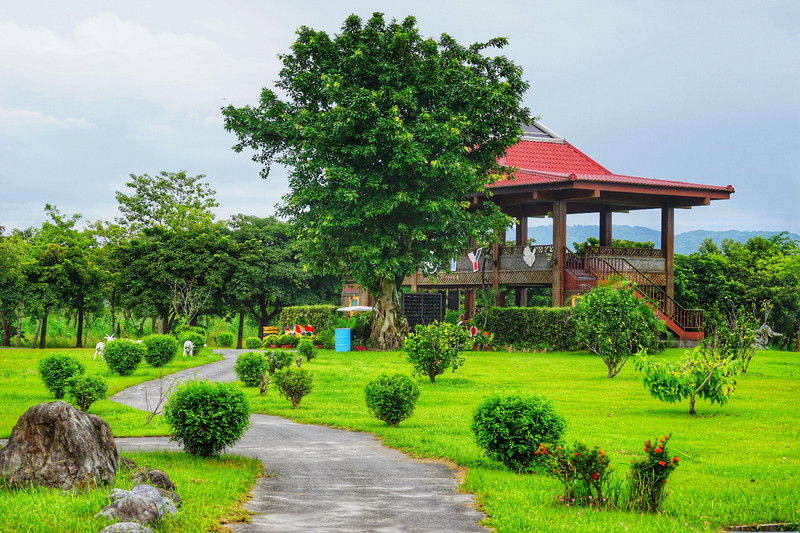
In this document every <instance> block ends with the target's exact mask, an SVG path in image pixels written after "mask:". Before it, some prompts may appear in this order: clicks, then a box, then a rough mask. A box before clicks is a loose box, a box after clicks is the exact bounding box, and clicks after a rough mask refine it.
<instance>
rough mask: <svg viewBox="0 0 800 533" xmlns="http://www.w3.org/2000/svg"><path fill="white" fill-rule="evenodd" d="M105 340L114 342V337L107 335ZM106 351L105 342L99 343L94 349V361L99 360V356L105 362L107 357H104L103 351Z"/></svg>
mask: <svg viewBox="0 0 800 533" xmlns="http://www.w3.org/2000/svg"><path fill="white" fill-rule="evenodd" d="M105 338H106V342H111V341H113V340H114V335H106V336H105ZM105 349H106V344H105V342H103V341H100V342H98V343H97V345H96V346H95V347H94V357H92V361H94V360H95V359H97V356H98V355H99V356H100V359H101V360H103V361H104V360H105V357H103V350H105Z"/></svg>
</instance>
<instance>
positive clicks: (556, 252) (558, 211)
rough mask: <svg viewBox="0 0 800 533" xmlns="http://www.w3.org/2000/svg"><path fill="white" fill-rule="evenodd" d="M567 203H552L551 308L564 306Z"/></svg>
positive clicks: (563, 201)
mask: <svg viewBox="0 0 800 533" xmlns="http://www.w3.org/2000/svg"><path fill="white" fill-rule="evenodd" d="M566 246H567V201H566V200H556V201H554V202H553V296H552V305H553V307H561V306H563V305H564V270H565V269H564V267H565V266H566V259H567V251H566Z"/></svg>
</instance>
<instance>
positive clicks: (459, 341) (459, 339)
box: [403, 322, 472, 383]
mask: <svg viewBox="0 0 800 533" xmlns="http://www.w3.org/2000/svg"><path fill="white" fill-rule="evenodd" d="M471 343H472V340H471V339H470V337H469V334H468V333H467V332H466V331H464V329H463V328H461V327H459V326H456V325H455V324H449V323H447V322H443V323H439V322H434V323H433V324H429V325H427V326H422V325H418V326H417V327H416V328H415V330H414V333H412V334H410V335H409V336H408V338H406V342H405V344H404V345H403V350H404V351H405V352H406V359H408V361H409V362H410V363H411V364H412V365H413V366H414V372H415V373H416V374H419V375H422V376H428V377H429V378H430V379H431V383H435V382H436V376H438V375H439V374H442V373H444V371H445V370H447V369H448V368H452V369H453V372H455V371H456V369H457V368H458V367H459V366H461V365H463V364H464V358H463V357H460V355H459V353H460V352H461V350H462V349H463V348H464V347H466V346H469V345H471Z"/></svg>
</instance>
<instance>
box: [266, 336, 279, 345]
mask: <svg viewBox="0 0 800 533" xmlns="http://www.w3.org/2000/svg"><path fill="white" fill-rule="evenodd" d="M279 341H280V335H267V336H266V337H264V348H266V347H268V346H278V345H279V344H280V342H279Z"/></svg>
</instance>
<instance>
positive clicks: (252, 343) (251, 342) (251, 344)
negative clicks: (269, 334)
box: [244, 337, 262, 350]
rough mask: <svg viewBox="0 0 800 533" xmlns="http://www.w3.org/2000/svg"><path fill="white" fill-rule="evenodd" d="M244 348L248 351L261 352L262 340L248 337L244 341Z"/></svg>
mask: <svg viewBox="0 0 800 533" xmlns="http://www.w3.org/2000/svg"><path fill="white" fill-rule="evenodd" d="M244 347H245V348H247V349H248V350H260V349H261V347H262V344H261V339H259V338H258V337H247V338H246V339H245V340H244Z"/></svg>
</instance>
